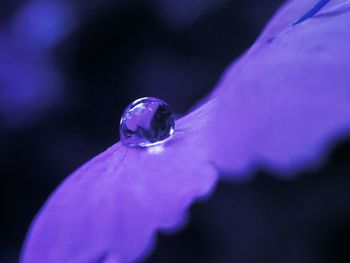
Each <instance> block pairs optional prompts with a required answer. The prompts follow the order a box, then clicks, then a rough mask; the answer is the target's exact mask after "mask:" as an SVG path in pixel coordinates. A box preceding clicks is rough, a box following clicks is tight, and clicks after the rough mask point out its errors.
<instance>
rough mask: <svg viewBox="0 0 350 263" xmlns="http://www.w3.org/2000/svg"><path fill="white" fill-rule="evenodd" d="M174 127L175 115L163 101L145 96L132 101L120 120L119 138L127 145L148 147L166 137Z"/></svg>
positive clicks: (162, 140) (171, 132)
mask: <svg viewBox="0 0 350 263" xmlns="http://www.w3.org/2000/svg"><path fill="white" fill-rule="evenodd" d="M174 128H175V117H174V113H173V111H172V110H171V108H170V106H169V105H168V104H167V103H165V102H164V101H162V100H160V99H157V98H152V97H145V98H141V99H138V100H135V101H134V102H132V103H131V104H130V105H129V106H128V107H127V108H126V109H125V111H124V113H123V115H122V117H121V120H120V140H121V141H122V143H123V144H124V145H127V146H139V147H149V146H153V145H158V144H160V143H162V142H164V141H165V140H166V139H168V138H169V137H170V136H171V135H172V134H173V133H174Z"/></svg>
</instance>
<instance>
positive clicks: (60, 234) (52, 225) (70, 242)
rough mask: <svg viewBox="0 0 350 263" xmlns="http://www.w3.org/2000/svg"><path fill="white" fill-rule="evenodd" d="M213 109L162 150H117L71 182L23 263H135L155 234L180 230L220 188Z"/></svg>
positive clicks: (43, 218) (43, 217)
mask: <svg viewBox="0 0 350 263" xmlns="http://www.w3.org/2000/svg"><path fill="white" fill-rule="evenodd" d="M211 108H212V102H211V103H207V104H205V105H203V106H202V107H201V108H199V109H197V110H196V111H194V112H192V113H191V114H189V115H187V116H186V117H184V118H182V119H180V120H179V121H177V123H176V125H177V126H176V132H175V134H174V137H173V138H172V139H171V140H170V141H168V142H167V143H166V144H165V145H163V147H162V146H160V147H162V148H159V147H158V148H149V150H147V149H137V148H128V147H125V146H123V145H122V144H120V143H117V144H115V145H114V146H112V147H111V148H109V149H108V150H107V151H105V152H103V153H102V154H100V155H99V156H97V157H96V158H94V159H93V160H91V161H90V162H88V163H87V164H86V165H84V166H83V167H82V168H80V169H79V170H78V171H76V172H75V173H74V174H72V175H71V176H70V177H68V179H67V180H66V181H65V182H63V184H62V185H61V186H60V187H59V188H58V189H57V191H56V192H55V193H54V194H53V195H52V196H51V197H50V198H49V200H48V201H47V203H46V204H45V206H44V207H43V208H42V210H41V211H40V212H39V214H38V216H37V218H36V219H35V220H34V222H33V225H32V227H31V230H30V232H29V235H28V237H27V240H26V243H25V247H24V251H23V254H22V262H24V263H31V262H33V263H37V262H46V263H53V262H57V263H61V262H65V263H70V262H74V263H79V262H100V261H102V262H103V261H105V259H106V258H108V260H110V255H113V257H112V259H113V260H114V261H118V262H119V261H120V262H130V261H134V260H136V259H138V258H140V257H142V256H143V255H144V254H145V253H147V251H148V250H149V248H150V247H151V246H152V242H153V237H154V233H155V231H156V230H158V229H166V230H172V229H174V228H175V227H178V226H179V224H180V223H181V222H182V221H183V219H184V213H185V210H186V208H187V207H188V205H189V204H190V203H191V202H192V201H193V200H194V199H195V198H199V197H204V196H206V195H207V194H208V193H209V192H210V190H211V189H212V187H213V185H214V184H215V181H216V177H217V173H216V171H215V170H214V169H213V168H212V166H211V165H210V164H209V163H208V152H207V151H206V150H204V149H205V147H203V146H204V145H205V141H203V138H202V137H201V134H202V133H203V132H202V129H205V128H206V123H207V120H208V117H209V115H210V112H211ZM114 258H115V259H114ZM112 259H111V260H112ZM114 261H112V262H114Z"/></svg>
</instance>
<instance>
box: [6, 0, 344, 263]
mask: <svg viewBox="0 0 350 263" xmlns="http://www.w3.org/2000/svg"><path fill="white" fill-rule="evenodd" d="M281 3H282V0H268V1H253V0H202V1H187V0H178V1H175V0H157V1H156V0H149V1H128V0H119V1H111V0H103V1H97V0H90V1H58V0H55V1H54V0H53V1H48V0H40V1H21V0H16V1H11V2H10V1H8V2H2V3H0V134H1V137H0V176H1V184H0V206H1V207H0V208H1V217H0V233H1V235H0V262H3V263H7V262H16V261H17V259H18V255H19V252H20V248H21V245H22V242H23V239H24V236H25V233H26V231H27V229H28V227H29V224H30V222H31V220H32V219H33V217H34V215H35V214H36V212H37V211H38V209H39V208H40V207H41V205H42V203H43V202H44V201H45V199H46V198H47V196H48V195H49V194H50V192H52V191H53V189H54V188H55V187H56V186H57V185H58V184H59V182H60V181H62V180H63V179H64V178H65V177H66V176H67V175H68V174H69V173H71V172H72V171H73V170H74V169H76V168H77V167H79V166H80V165H81V164H82V163H84V162H85V161H87V160H89V159H90V158H91V157H93V156H95V155H96V154H98V153H99V152H101V151H103V150H104V149H105V148H107V147H108V146H110V145H111V144H113V143H114V142H115V141H116V140H118V121H119V116H120V114H121V112H122V110H123V108H124V107H125V106H126V105H127V104H128V103H129V102H131V101H132V100H134V99H135V98H139V97H143V96H154V97H160V98H162V99H164V100H165V101H167V102H168V103H169V104H170V105H172V107H173V108H174V109H175V111H176V112H177V113H179V114H182V113H185V112H186V111H187V110H188V109H190V107H191V106H192V105H193V104H194V103H195V102H196V101H197V100H199V99H200V98H201V97H203V96H204V95H205V94H207V93H208V92H209V91H210V90H211V89H212V88H213V87H214V86H215V83H216V82H217V81H218V78H219V77H220V74H221V73H222V71H223V70H224V69H225V67H226V66H227V65H228V64H229V63H230V62H231V61H232V60H233V59H234V58H237V57H238V56H239V55H240V54H242V52H244V50H245V49H247V48H248V47H249V46H250V45H251V44H252V43H253V41H254V39H255V38H256V37H257V35H258V34H259V32H260V31H261V30H262V29H263V27H264V25H265V23H266V22H267V21H268V20H269V18H270V17H271V16H272V14H273V13H274V12H275V11H276V9H277V8H278V6H279V5H280V4H281ZM238 125H239V124H238ZM349 148H350V147H349V145H348V144H347V143H343V144H341V145H339V146H338V147H336V148H335V150H334V151H333V153H332V155H331V157H330V159H329V160H328V161H327V162H326V163H325V165H324V167H323V169H322V170H319V171H316V172H314V173H308V174H303V175H302V176H300V177H297V179H295V180H291V181H283V180H279V179H276V178H277V177H276V176H278V175H273V176H274V177H271V175H268V174H266V173H262V172H261V173H258V175H257V176H256V177H255V179H253V180H251V181H250V182H246V183H234V184H232V183H227V182H226V183H225V182H222V183H220V184H219V187H218V189H217V191H216V193H215V194H214V196H213V197H212V198H211V199H210V200H209V201H206V202H202V203H199V204H196V205H195V206H194V207H193V208H192V209H191V218H192V219H191V221H190V223H189V225H188V227H187V228H186V229H184V231H182V232H181V233H179V234H175V235H171V236H168V235H160V237H159V241H160V242H159V244H158V246H157V248H156V250H155V251H154V252H153V254H152V255H151V257H150V258H149V259H148V261H147V262H241V263H242V262H243V263H244V262H247V263H248V262H299V263H300V262H350V256H349V255H350V249H349V248H350V223H349V222H350V207H349V205H350V194H349V193H350V178H349V174H350V173H349V172H350V165H349V164H348V159H347V157H348V156H350V155H348V154H349V153H350V151H349ZM92 194H93V193H92Z"/></svg>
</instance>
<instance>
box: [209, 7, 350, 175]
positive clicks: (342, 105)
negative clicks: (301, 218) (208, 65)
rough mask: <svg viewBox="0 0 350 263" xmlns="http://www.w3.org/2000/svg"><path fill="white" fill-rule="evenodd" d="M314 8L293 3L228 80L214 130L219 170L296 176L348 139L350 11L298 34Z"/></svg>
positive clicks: (313, 22)
mask: <svg viewBox="0 0 350 263" xmlns="http://www.w3.org/2000/svg"><path fill="white" fill-rule="evenodd" d="M316 2H317V1H309V0H308V1H291V2H289V3H288V4H287V5H286V6H285V8H284V9H282V10H281V11H280V14H277V15H276V17H275V19H273V21H272V22H271V23H270V25H269V26H268V27H267V31H265V32H264V33H263V34H262V36H261V37H260V38H259V40H258V41H257V43H256V44H255V45H253V47H252V48H251V49H250V50H249V51H248V52H247V54H246V55H245V56H244V57H243V58H241V59H240V61H239V62H238V63H236V64H234V65H233V66H232V67H231V68H230V69H229V70H228V71H227V73H226V74H225V76H224V78H223V80H222V82H221V84H220V85H219V91H220V92H218V93H217V96H218V97H219V103H218V105H219V107H218V109H217V112H216V115H215V118H214V119H213V120H214V121H213V124H212V125H211V127H212V128H213V129H212V138H215V140H214V139H212V140H211V141H213V142H214V143H213V146H214V147H215V149H216V150H215V154H214V155H213V156H214V158H215V163H216V164H217V165H218V166H219V167H220V168H221V169H223V170H228V171H230V172H231V174H232V172H233V173H234V174H239V173H241V174H244V173H246V172H248V171H250V170H251V169H252V168H254V167H256V166H259V167H261V166H264V167H265V168H268V169H272V170H276V171H277V172H285V173H286V174H293V172H295V171H297V170H299V169H302V168H304V167H305V166H306V165H311V164H313V165H316V164H318V161H319V160H321V159H320V158H322V157H324V154H325V152H326V151H325V150H326V149H328V147H329V146H330V145H331V144H332V143H334V142H335V141H337V139H339V138H341V137H342V136H346V135H347V134H348V133H349V131H350V75H349V73H350V62H349V61H350V48H349V46H350V27H349V23H348V21H350V10H349V9H347V8H344V5H342V4H341V3H340V4H339V3H337V4H338V6H339V8H337V5H335V6H334V5H332V6H329V7H327V6H326V7H325V10H322V11H320V13H318V14H316V15H315V16H313V17H311V18H309V19H307V20H305V21H303V22H302V23H300V24H298V25H296V26H294V27H293V26H292V24H293V22H295V20H296V19H297V18H298V17H300V16H301V15H303V14H304V12H305V11H307V9H308V8H307V7H306V6H305V5H306V4H307V3H308V4H309V7H310V8H311V7H312V6H313V5H314V4H315V3H316ZM344 2H345V1H344ZM327 8H328V9H327ZM297 13H299V14H297Z"/></svg>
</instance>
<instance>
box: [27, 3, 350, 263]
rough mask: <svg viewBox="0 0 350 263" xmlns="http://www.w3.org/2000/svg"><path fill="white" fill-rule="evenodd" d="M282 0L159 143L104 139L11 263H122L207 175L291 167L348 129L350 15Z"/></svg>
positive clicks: (176, 215) (206, 186)
mask: <svg viewBox="0 0 350 263" xmlns="http://www.w3.org/2000/svg"><path fill="white" fill-rule="evenodd" d="M314 4H315V3H314V1H310V0H308V1H292V2H290V3H289V4H287V5H286V6H285V7H284V8H283V9H282V10H281V11H280V13H279V14H277V16H276V17H275V18H274V19H273V21H272V22H271V23H270V24H269V26H268V27H267V29H266V31H265V32H264V33H263V34H262V35H261V37H260V38H259V39H258V41H257V42H256V43H255V44H254V45H253V47H252V48H251V49H250V50H249V51H248V52H247V53H246V54H245V55H244V56H243V57H242V58H241V59H240V60H239V61H238V62H237V63H236V64H234V65H233V66H232V67H231V68H230V69H229V70H228V71H227V73H226V74H225V76H224V78H223V80H222V82H221V83H220V85H219V86H218V89H217V90H215V92H214V95H213V97H217V98H213V99H210V100H208V101H207V102H206V103H204V104H203V105H202V106H200V107H199V108H197V110H195V111H193V112H191V113H190V114H188V115H187V116H185V117H184V118H182V119H180V120H178V121H177V122H176V131H175V135H174V137H173V138H172V139H171V140H169V141H168V142H167V143H166V144H164V145H162V146H160V148H149V150H146V149H135V148H130V147H125V146H123V145H122V144H120V143H117V144H115V145H113V146H112V147H111V148H109V149H108V150H107V151H105V152H103V153H102V154H100V155H99V156H97V157H96V158H94V159H93V160H91V161H90V162H88V163H87V164H85V165H84V166H82V167H81V168H80V169H78V170H77V171H76V172H75V173H73V174H72V175H71V176H70V177H68V178H67V179H66V180H65V182H63V183H62V185H61V186H60V187H59V188H58V189H57V190H56V191H55V193H54V194H53V195H52V196H51V197H50V198H49V200H48V201H47V203H46V204H45V205H44V207H43V208H42V210H41V211H40V212H39V214H38V215H37V217H36V219H35V220H34V222H33V224H32V227H31V229H30V231H29V234H28V237H27V240H26V242H25V246H24V250H23V254H22V262H24V263H30V262H48V263H50V262H67V263H69V262H132V261H135V260H138V259H141V258H142V257H143V256H145V255H146V254H147V252H149V251H150V248H151V247H152V245H153V244H154V235H155V232H156V231H158V230H163V231H173V230H175V229H176V228H177V227H179V225H180V224H181V223H182V222H184V214H185V212H186V209H187V207H188V206H189V205H190V204H191V203H192V202H193V201H194V200H195V199H196V198H199V197H206V196H207V195H208V194H209V193H210V192H211V191H212V190H213V187H214V185H215V182H216V179H217V174H218V172H217V170H216V168H217V167H219V168H220V169H224V170H226V171H228V172H229V174H236V175H240V176H246V175H247V174H248V173H247V172H248V171H251V169H252V168H254V167H255V166H256V165H263V166H264V167H265V168H266V169H276V170H278V171H283V172H286V173H288V172H293V171H295V170H297V169H301V168H304V167H306V165H310V164H315V163H317V161H319V160H320V157H323V156H324V154H325V149H327V148H328V147H329V146H330V145H331V144H332V143H334V142H335V141H336V140H337V139H338V138H339V136H345V135H346V134H348V132H349V131H350V118H349V116H350V95H349V94H350V93H349V88H348V87H349V74H348V72H349V69H350V66H349V64H348V61H349V58H350V50H349V49H348V46H349V40H348V39H350V29H349V27H348V26H347V21H348V20H349V19H350V12H347V11H348V10H347V7H348V6H346V5H342V6H340V7H334V6H329V7H328V8H326V7H325V8H324V9H322V10H321V11H320V12H319V13H317V14H316V15H315V16H314V17H313V18H309V19H307V20H305V21H303V22H302V23H300V24H298V25H296V26H294V27H292V25H293V23H294V22H295V21H297V20H298V19H299V18H300V17H301V16H302V15H303V14H304V13H305V12H307V11H308V9H310V8H311V7H312V6H313V5H314Z"/></svg>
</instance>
